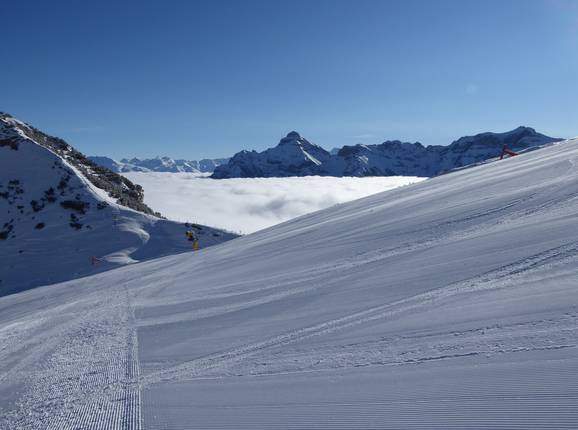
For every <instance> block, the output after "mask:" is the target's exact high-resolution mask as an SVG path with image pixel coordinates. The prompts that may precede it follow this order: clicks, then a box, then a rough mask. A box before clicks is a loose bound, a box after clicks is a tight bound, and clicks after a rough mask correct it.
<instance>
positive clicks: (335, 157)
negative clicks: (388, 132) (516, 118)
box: [212, 127, 561, 179]
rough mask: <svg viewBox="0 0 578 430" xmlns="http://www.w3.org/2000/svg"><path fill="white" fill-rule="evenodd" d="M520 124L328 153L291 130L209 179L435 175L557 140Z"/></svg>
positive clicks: (245, 153)
mask: <svg viewBox="0 0 578 430" xmlns="http://www.w3.org/2000/svg"><path fill="white" fill-rule="evenodd" d="M559 140H561V139H556V138H551V137H548V136H545V135H543V134H540V133H537V132H536V131H535V130H534V129H532V128H529V127H518V128H517V129H515V130H512V131H510V132H506V133H481V134H477V135H475V136H466V137H462V138H460V139H458V140H456V141H455V142H453V143H452V144H451V145H448V146H427V147H426V146H423V145H422V144H420V143H407V142H400V141H397V140H395V141H387V142H384V143H382V144H379V145H361V144H358V145H354V146H344V147H343V148H341V149H340V150H339V151H336V150H335V149H334V150H332V151H331V152H328V151H325V150H324V149H323V148H321V147H319V146H317V145H313V144H311V143H310V142H308V141H307V140H305V139H304V138H302V137H301V136H300V135H299V134H298V133H296V132H291V133H289V134H288V135H287V137H285V138H284V139H282V140H281V142H280V143H279V145H277V146H276V147H274V148H270V149H267V150H266V151H264V152H260V153H259V152H256V151H251V152H249V151H241V152H239V153H237V154H236V155H235V156H233V157H232V158H231V159H230V160H229V162H228V163H227V164H223V165H222V166H219V167H217V168H216V169H215V172H214V173H213V175H212V178H215V179H222V178H245V177H275V176H308V175H320V176H435V175H438V174H440V173H442V172H446V171H449V170H452V169H455V168H458V167H463V166H468V165H471V164H475V163H478V162H481V161H484V160H488V159H491V158H495V157H498V156H499V155H500V153H501V151H502V147H503V145H504V144H507V145H508V147H509V148H510V149H511V150H513V151H522V150H527V149H529V148H534V147H538V146H541V145H544V144H546V143H551V142H555V141H559Z"/></svg>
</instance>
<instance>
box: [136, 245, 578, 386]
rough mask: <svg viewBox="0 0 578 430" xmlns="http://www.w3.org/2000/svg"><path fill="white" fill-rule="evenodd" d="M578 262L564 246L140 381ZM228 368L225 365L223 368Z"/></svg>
mask: <svg viewBox="0 0 578 430" xmlns="http://www.w3.org/2000/svg"><path fill="white" fill-rule="evenodd" d="M577 259H578V245H576V244H574V243H570V244H565V245H561V246H558V247H555V248H552V249H549V250H546V251H543V252H540V253H538V254H535V255H532V256H529V257H526V258H523V259H521V260H518V261H517V262H514V263H511V264H507V265H504V266H501V267H498V268H496V269H494V270H491V271H488V272H486V273H483V274H480V275H477V276H474V277H472V278H469V279H465V280H462V281H458V282H455V283H453V284H449V285H446V286H444V287H440V288H437V289H435V290H432V291H428V292H426V293H422V294H418V295H415V296H413V297H409V298H406V299H403V300H400V301H397V302H392V303H387V304H383V305H379V306H375V307H371V308H368V309H365V310H362V311H358V312H355V313H352V314H349V315H345V316H343V317H340V318H336V319H333V320H329V321H325V322H322V323H319V324H316V325H313V326H309V327H305V328H302V329H299V330H295V331H291V332H288V333H284V334H281V335H279V336H275V337H272V338H269V339H266V340H264V341H260V342H255V343H249V344H246V345H243V346H240V347H237V348H233V349H231V350H229V351H223V352H218V353H215V354H210V355H207V356H205V357H201V358H198V359H195V360H191V361H188V362H185V363H183V364H179V365H176V366H173V367H170V368H167V369H163V370H159V371H156V372H152V373H150V374H148V375H145V376H143V377H142V379H141V384H142V385H143V386H146V385H150V384H154V383H158V382H161V381H162V382H166V381H170V380H183V379H187V378H188V379H195V378H198V377H201V376H205V375H207V374H210V371H211V370H213V369H215V368H222V367H226V366H227V365H230V364H234V363H236V362H238V361H242V360H243V359H245V358H246V357H248V356H251V355H254V354H256V353H258V352H262V351H263V350H266V349H270V348H273V347H277V346H281V345H286V344H290V343H294V342H297V341H300V340H304V339H307V338H310V337H314V336H321V335H324V334H329V333H333V332H336V331H339V330H344V329H347V328H349V327H353V326H357V325H360V324H365V323H368V322H371V321H374V320H379V319H384V318H388V317H392V316H394V315H397V314H399V313H402V312H408V311H413V310H416V309H419V308H423V307H427V306H431V305H433V304H435V303H437V302H439V301H442V300H445V299H447V298H449V297H452V296H457V295H462V294H472V293H477V292H481V291H485V290H491V289H498V288H506V287H507V286H508V285H509V282H508V281H509V278H510V277H512V276H517V275H521V274H527V273H529V272H534V271H536V270H542V269H544V268H545V267H549V266H552V265H560V264H565V263H567V262H568V261H575V260H577ZM224 365H225V366H224Z"/></svg>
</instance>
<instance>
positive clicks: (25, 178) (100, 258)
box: [0, 113, 234, 296]
mask: <svg viewBox="0 0 578 430" xmlns="http://www.w3.org/2000/svg"><path fill="white" fill-rule="evenodd" d="M196 227H197V228H198V230H199V233H200V237H201V244H202V246H208V245H212V244H215V243H219V242H222V241H223V240H226V239H230V238H232V237H234V235H231V234H228V233H224V232H221V231H218V230H214V229H210V228H207V227H203V226H196ZM186 229H187V227H186V226H184V225H183V224H179V223H175V222H172V221H167V220H164V219H161V218H160V215H159V214H155V213H154V212H153V211H152V210H151V209H150V208H149V207H148V206H146V205H145V204H144V203H143V189H142V187H141V186H140V185H137V184H134V183H132V182H131V181H129V180H128V179H126V178H124V177H122V176H120V175H118V174H116V173H114V172H112V171H110V170H108V169H106V168H103V167H100V166H98V165H96V164H95V163H93V162H91V161H90V160H88V159H87V158H86V157H84V155H82V154H81V153H80V152H78V151H77V150H75V149H74V148H73V147H71V146H70V145H68V144H67V143H66V142H64V141H63V140H61V139H58V138H55V137H51V136H48V135H46V134H44V133H42V132H40V131H39V130H37V129H35V128H34V127H32V126H30V125H27V124H25V123H23V122H20V121H18V120H16V119H15V118H13V117H11V116H10V115H8V114H3V113H0V261H2V264H1V265H0V296H1V295H5V294H9V293H13V292H16V291H20V290H23V289H28V288H31V287H35V286H39V285H45V284H50V283H54V282H59V281H63V280H67V279H72V278H76V277H79V276H84V275H88V274H92V273H95V272H100V271H103V270H106V269H110V268H112V267H115V266H118V265H119V264H127V263H132V262H136V261H140V260H146V259H149V258H152V257H158V256H160V255H166V254H171V253H175V252H183V251H186V250H190V249H191V244H190V242H187V241H186V238H185V234H184V233H185V231H186Z"/></svg>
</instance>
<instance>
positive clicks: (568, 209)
mask: <svg viewBox="0 0 578 430" xmlns="http://www.w3.org/2000/svg"><path fill="white" fill-rule="evenodd" d="M577 162H578V140H572V141H567V142H563V143H560V144H555V145H552V146H549V147H547V148H544V149H541V150H538V151H534V152H531V153H527V154H523V155H520V156H518V157H514V158H511V159H507V160H503V161H498V162H494V163H489V164H486V165H481V166H477V167H473V168H470V169H464V170H461V171H457V172H453V173H450V174H448V175H444V176H439V177H436V178H433V179H430V180H427V181H423V182H421V183H418V184H414V185H410V186H407V187H400V188H397V189H395V190H392V191H387V192H385V193H381V194H377V195H373V196H370V197H367V198H364V199H361V200H358V201H355V202H351V203H346V204H343V205H340V206H337V207H332V208H329V209H326V210H323V211H321V212H317V213H314V214H310V215H306V216H303V217H300V218H298V219H294V220H292V221H289V222H286V223H284V224H281V225H278V226H275V227H272V228H269V229H266V230H262V231H260V232H258V233H255V234H252V235H248V236H245V237H242V238H240V239H236V240H233V241H230V242H227V243H224V244H221V245H218V246H214V247H211V248H208V249H206V250H203V251H201V252H199V253H194V254H192V253H187V254H180V255H176V256H168V257H163V258H161V259H156V260H151V261H148V262H143V263H139V264H134V265H129V266H125V267H122V268H119V269H115V270H112V271H108V272H105V273H101V274H97V275H94V276H91V277H88V278H84V279H79V280H75V281H70V282H66V283H62V284H57V285H52V286H49V287H45V288H42V289H36V290H31V291H27V292H24V293H20V294H15V295H12V296H8V297H4V298H2V299H0V345H1V346H0V407H1V408H2V409H1V412H0V421H1V422H0V428H8V429H39V428H42V429H65V430H67V429H87V428H91V429H92V428H94V429H101V428H102V429H141V428H143V429H272V428H293V429H295V428H300V429H312V428H315V429H320V428H328V429H338V428H347V429H351V428H363V429H372V428H374V429H377V428H379V429H432V428H439V429H466V428H470V429H512V428H519V429H538V428H540V429H576V428H577V427H578V349H577V344H578V332H577V330H578V325H577V318H578V281H577V275H578V229H576V222H577V219H578V167H577Z"/></svg>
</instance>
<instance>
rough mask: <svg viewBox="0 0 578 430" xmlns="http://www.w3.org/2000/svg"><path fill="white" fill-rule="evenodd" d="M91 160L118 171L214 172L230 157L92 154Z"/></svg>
mask: <svg viewBox="0 0 578 430" xmlns="http://www.w3.org/2000/svg"><path fill="white" fill-rule="evenodd" d="M88 158H89V159H90V160H92V161H93V162H95V163H96V164H98V165H99V166H103V167H106V168H107V169H110V170H112V171H113V172H116V173H126V172H172V173H178V172H189V173H212V172H213V171H214V170H215V168H216V167H217V166H220V165H221V164H226V163H227V162H228V161H229V159H228V158H216V159H203V160H173V159H172V158H169V157H156V158H144V159H140V158H131V159H127V158H122V159H121V160H120V161H117V160H114V159H112V158H109V157H103V156H90V157H88Z"/></svg>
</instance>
